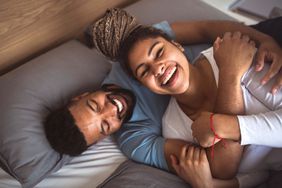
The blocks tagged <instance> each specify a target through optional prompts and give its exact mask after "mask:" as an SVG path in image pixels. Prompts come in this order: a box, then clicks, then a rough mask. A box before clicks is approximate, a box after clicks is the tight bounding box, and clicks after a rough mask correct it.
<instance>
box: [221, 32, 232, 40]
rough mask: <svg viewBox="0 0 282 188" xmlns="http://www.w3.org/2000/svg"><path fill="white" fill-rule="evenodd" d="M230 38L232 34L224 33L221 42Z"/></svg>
mask: <svg viewBox="0 0 282 188" xmlns="http://www.w3.org/2000/svg"><path fill="white" fill-rule="evenodd" d="M231 36H232V34H231V33H230V32H226V33H224V35H223V40H228V39H230V38H231Z"/></svg>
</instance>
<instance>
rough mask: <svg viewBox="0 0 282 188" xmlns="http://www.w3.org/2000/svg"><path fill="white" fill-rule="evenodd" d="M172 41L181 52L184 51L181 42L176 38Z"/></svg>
mask: <svg viewBox="0 0 282 188" xmlns="http://www.w3.org/2000/svg"><path fill="white" fill-rule="evenodd" d="M171 43H172V44H173V45H174V46H176V47H177V48H178V49H179V50H180V51H181V52H184V48H183V47H182V45H181V44H179V43H178V42H175V41H174V40H172V41H171Z"/></svg>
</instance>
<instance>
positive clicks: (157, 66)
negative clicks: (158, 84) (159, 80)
mask: <svg viewBox="0 0 282 188" xmlns="http://www.w3.org/2000/svg"><path fill="white" fill-rule="evenodd" d="M152 73H153V74H154V76H155V77H158V76H160V75H162V74H163V73H164V64H163V63H159V62H156V63H153V64H152Z"/></svg>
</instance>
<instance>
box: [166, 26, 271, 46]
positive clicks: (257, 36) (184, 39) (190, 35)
mask: <svg viewBox="0 0 282 188" xmlns="http://www.w3.org/2000/svg"><path fill="white" fill-rule="evenodd" d="M171 28H172V29H173V31H174V32H175V36H176V38H175V39H176V41H177V42H179V43H181V44H196V43H211V44H212V43H213V42H214V41H215V39H216V38H217V37H218V36H219V37H222V36H223V34H224V33H226V32H231V33H233V32H236V31H240V32H241V33H243V34H245V35H249V36H251V38H252V40H254V41H256V42H257V43H263V42H265V41H267V40H273V39H272V38H271V37H269V36H268V35H266V34H263V33H261V32H259V31H257V30H255V29H253V28H251V27H248V26H245V25H244V24H242V23H239V22H233V21H187V22H174V23H172V24H171Z"/></svg>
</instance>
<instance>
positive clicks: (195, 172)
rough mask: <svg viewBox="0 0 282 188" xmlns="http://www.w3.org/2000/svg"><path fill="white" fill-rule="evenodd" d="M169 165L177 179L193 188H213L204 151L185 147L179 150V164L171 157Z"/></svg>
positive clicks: (194, 147)
mask: <svg viewBox="0 0 282 188" xmlns="http://www.w3.org/2000/svg"><path fill="white" fill-rule="evenodd" d="M171 163H172V166H173V168H174V170H175V171H176V173H177V174H178V176H179V177H181V178H182V179H184V180H185V181H186V182H187V183H190V184H191V185H192V187H193V188H205V187H209V188H210V187H213V178H212V175H211V170H210V166H209V162H208V159H207V155H206V151H205V149H203V148H199V147H196V146H193V145H185V146H183V148H182V150H181V156H180V158H179V162H178V161H177V158H176V157H175V156H173V155H172V156H171Z"/></svg>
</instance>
